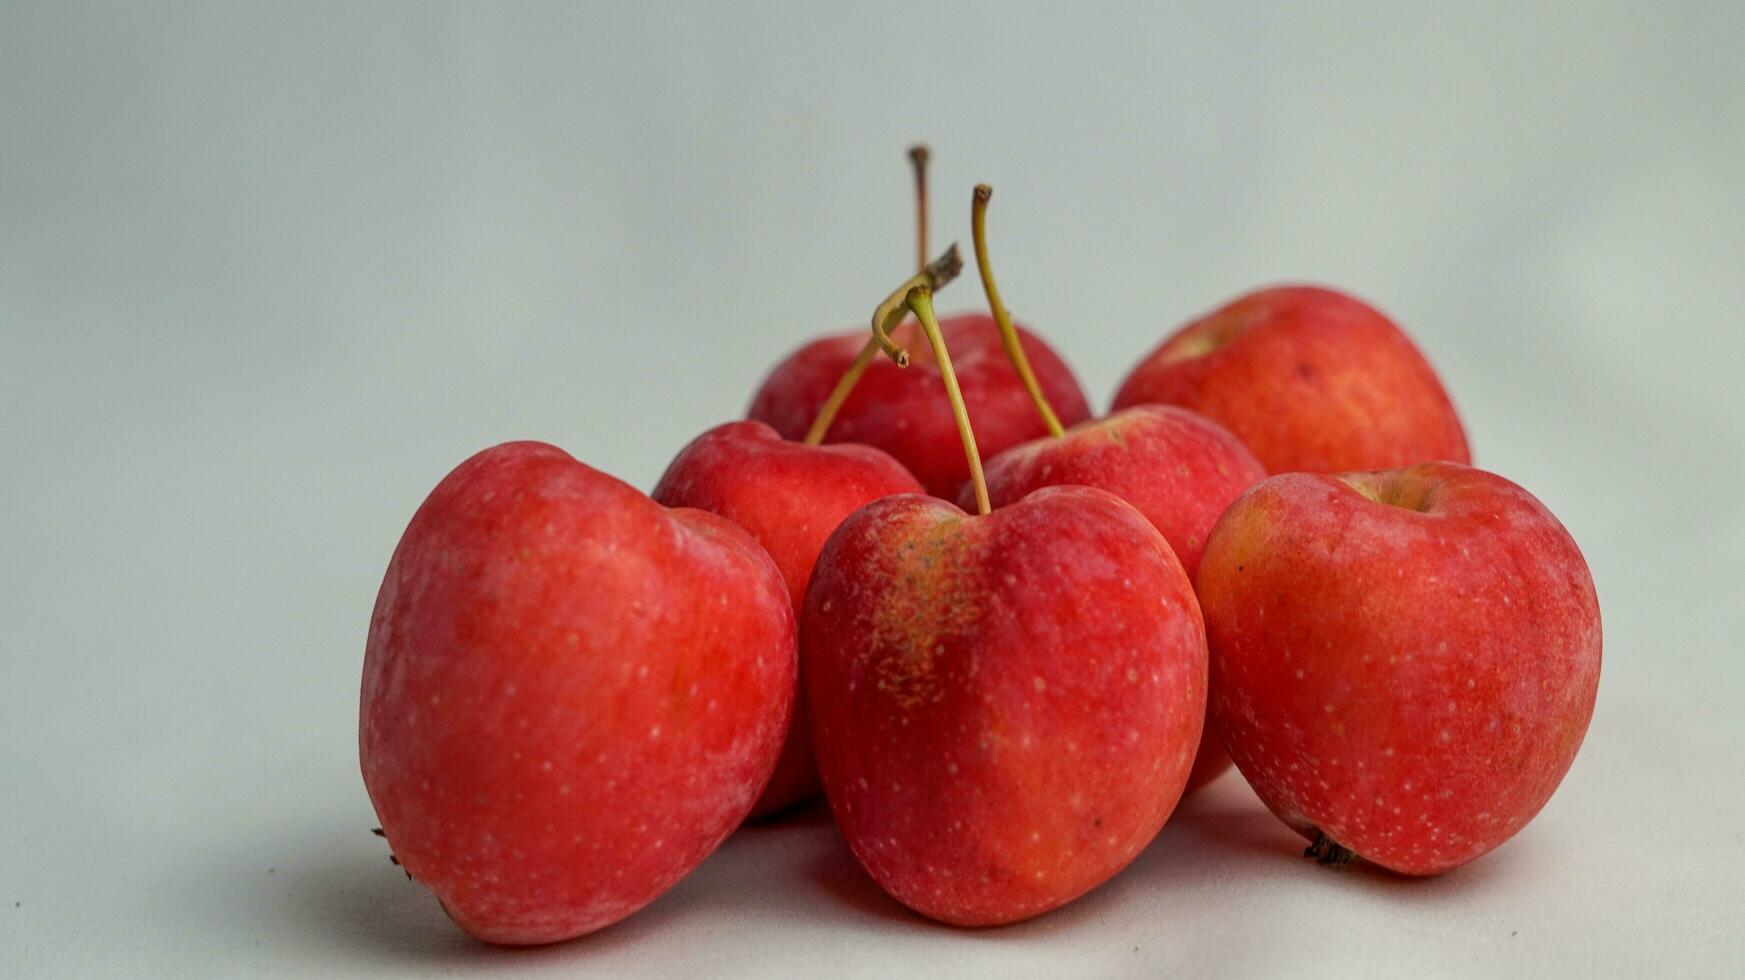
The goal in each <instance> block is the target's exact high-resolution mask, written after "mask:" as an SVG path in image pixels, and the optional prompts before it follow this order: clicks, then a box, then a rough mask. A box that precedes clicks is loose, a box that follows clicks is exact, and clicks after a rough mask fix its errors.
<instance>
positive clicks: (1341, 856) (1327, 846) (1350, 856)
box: [1303, 830, 1357, 867]
mask: <svg viewBox="0 0 1745 980" xmlns="http://www.w3.org/2000/svg"><path fill="white" fill-rule="evenodd" d="M1303 857H1306V858H1314V859H1315V863H1316V864H1320V865H1326V866H1332V867H1342V866H1344V865H1347V864H1350V863H1351V862H1353V861H1355V860H1357V852H1356V851H1353V850H1351V849H1350V848H1348V847H1346V846H1344V845H1342V844H1339V843H1337V842H1335V841H1334V840H1333V838H1331V837H1328V836H1327V835H1326V834H1324V833H1322V832H1321V831H1319V830H1317V831H1315V839H1314V840H1313V841H1311V842H1309V846H1308V847H1306V848H1304V849H1303Z"/></svg>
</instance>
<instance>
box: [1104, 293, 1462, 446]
mask: <svg viewBox="0 0 1745 980" xmlns="http://www.w3.org/2000/svg"><path fill="white" fill-rule="evenodd" d="M1148 402H1155V403H1162V404H1169V405H1180V406H1182V407H1184V408H1189V409H1192V410H1194V411H1196V412H1199V413H1200V414H1202V415H1205V416H1207V417H1209V418H1211V419H1212V420H1213V421H1215V422H1218V423H1219V424H1221V425H1223V426H1224V427H1225V428H1227V429H1229V430H1230V431H1231V432H1233V433H1235V434H1236V437H1237V438H1238V439H1241V440H1242V442H1243V444H1244V445H1246V446H1247V447H1248V448H1249V449H1250V450H1253V452H1254V455H1255V456H1256V457H1258V458H1259V459H1260V462H1261V463H1262V464H1263V465H1265V466H1266V468H1267V470H1268V471H1269V472H1272V473H1289V472H1308V473H1338V472H1344V471H1349V470H1376V469H1390V468H1394V467H1399V466H1409V465H1411V464H1413V463H1424V462H1431V461H1436V460H1446V461H1450V462H1455V463H1470V462H1471V461H1472V456H1471V453H1470V451H1469V450H1468V448H1467V442H1466V433H1465V430H1464V429H1462V428H1461V425H1460V418H1459V416H1458V415H1456V414H1455V411H1454V405H1453V403H1452V402H1450V401H1449V399H1448V393H1447V392H1446V391H1445V390H1444V389H1443V387H1442V381H1441V379H1439V378H1438V377H1437V376H1436V372H1435V370H1434V369H1432V368H1431V367H1430V363H1429V362H1428V361H1426V360H1425V359H1424V355H1423V354H1421V353H1420V352H1419V351H1418V348H1417V347H1416V346H1414V345H1413V344H1412V341H1411V339H1410V338H1408V337H1407V336H1406V335H1405V333H1404V332H1403V331H1402V330H1400V328H1399V327H1397V326H1395V325H1394V323H1393V321H1392V320H1389V319H1388V318H1387V317H1386V316H1384V315H1382V314H1381V313H1380V312H1378V311H1376V310H1375V309H1374V308H1372V307H1370V306H1369V305H1367V304H1366V303H1364V302H1363V301H1361V300H1359V299H1357V298H1355V297H1352V296H1348V295H1346V294H1344V293H1341V292H1337V291H1335V290H1332V289H1323V288H1320V287H1315V286H1277V287H1272V288H1269V289H1262V290H1259V291H1257V292H1253V293H1249V294H1248V295H1246V296H1243V297H1241V298H1239V299H1237V300H1235V301H1234V302H1232V303H1230V304H1228V305H1226V306H1224V307H1222V308H1221V309H1218V310H1216V311H1214V312H1212V313H1210V314H1207V315H1205V316H1203V317H1200V318H1199V319H1197V320H1195V321H1193V322H1192V323H1189V324H1188V325H1187V326H1184V327H1182V328H1181V329H1180V330H1178V331H1176V332H1175V334H1173V335H1172V336H1170V337H1169V339H1167V340H1165V341H1164V342H1163V344H1162V345H1160V346H1159V347H1158V348H1157V349H1156V350H1154V351H1152V352H1151V353H1150V354H1149V355H1147V356H1146V357H1145V359H1144V360H1142V361H1140V362H1139V364H1138V366H1136V367H1135V368H1134V369H1133V371H1132V373H1130V374H1129V375H1128V376H1127V379H1126V380H1125V381H1123V382H1122V383H1121V387H1120V390H1119V391H1117V392H1116V394H1115V407H1116V408H1126V407H1128V406H1131V405H1142V404H1146V403H1148Z"/></svg>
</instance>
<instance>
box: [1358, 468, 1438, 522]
mask: <svg viewBox="0 0 1745 980" xmlns="http://www.w3.org/2000/svg"><path fill="white" fill-rule="evenodd" d="M1334 479H1336V480H1338V481H1339V482H1341V483H1343V484H1345V485H1346V486H1348V487H1350V488H1351V489H1353V490H1355V491H1357V492H1358V493H1359V494H1362V495H1363V496H1364V497H1366V498H1367V499H1369V500H1373V501H1375V502H1376V503H1378V504H1386V505H1387V506H1389V507H1399V508H1402V509H1404V510H1414V511H1417V512H1418V513H1420V514H1426V513H1429V512H1430V510H1431V509H1432V508H1433V507H1434V505H1435V496H1436V491H1437V490H1438V489H1439V488H1440V487H1441V486H1442V484H1443V482H1444V481H1443V480H1440V479H1436V478H1434V477H1430V476H1428V475H1426V474H1425V473H1424V472H1423V471H1422V468H1421V467H1417V466H1408V467H1406V468H1405V469H1399V470H1373V471H1370V472H1366V473H1340V474H1336V475H1335V476H1334Z"/></svg>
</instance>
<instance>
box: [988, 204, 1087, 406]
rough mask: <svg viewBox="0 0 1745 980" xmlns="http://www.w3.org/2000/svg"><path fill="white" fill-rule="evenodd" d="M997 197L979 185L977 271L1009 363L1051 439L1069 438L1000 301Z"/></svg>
mask: <svg viewBox="0 0 1745 980" xmlns="http://www.w3.org/2000/svg"><path fill="white" fill-rule="evenodd" d="M993 196H994V189H993V188H992V187H989V186H988V185H986V184H977V185H976V189H975V197H974V198H973V200H972V203H971V204H970V228H971V232H972V234H973V235H974V236H975V250H976V269H977V271H979V272H980V273H981V275H982V291H983V292H985V293H987V294H988V308H989V309H990V310H991V311H993V314H994V323H995V324H996V325H998V326H999V328H1000V343H1001V345H1003V346H1004V347H1005V348H1006V359H1007V360H1009V361H1011V362H1012V368H1013V369H1014V370H1016V371H1017V372H1018V380H1020V381H1022V382H1024V390H1025V391H1027V392H1029V393H1030V400H1031V401H1032V402H1035V403H1036V411H1037V412H1038V413H1039V414H1040V415H1041V416H1042V424H1043V425H1046V426H1047V427H1048V432H1049V434H1050V435H1054V436H1063V435H1066V428H1065V426H1062V425H1061V424H1060V418H1059V416H1057V415H1055V414H1054V406H1052V405H1050V404H1048V396H1047V395H1044V394H1043V393H1042V385H1041V383H1040V382H1038V381H1037V380H1036V372H1035V371H1032V370H1030V358H1029V357H1027V356H1026V355H1025V354H1024V345H1023V343H1022V342H1021V341H1020V340H1019V339H1018V330H1017V328H1015V327H1013V326H1012V314H1010V313H1008V312H1006V304H1005V303H1003V302H1001V301H1000V287H999V284H998V283H996V282H994V267H993V264H992V263H990V262H989V261H988V235H987V223H988V199H989V198H991V197H993Z"/></svg>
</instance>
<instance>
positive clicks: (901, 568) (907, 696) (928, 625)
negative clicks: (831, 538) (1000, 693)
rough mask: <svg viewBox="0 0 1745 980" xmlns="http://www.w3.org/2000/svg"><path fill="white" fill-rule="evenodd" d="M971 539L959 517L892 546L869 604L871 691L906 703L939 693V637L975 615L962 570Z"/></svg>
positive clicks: (973, 593)
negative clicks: (890, 567) (887, 580)
mask: <svg viewBox="0 0 1745 980" xmlns="http://www.w3.org/2000/svg"><path fill="white" fill-rule="evenodd" d="M973 548H974V542H973V541H972V540H970V537H969V535H967V534H966V533H965V528H964V527H963V525H962V524H961V523H960V522H959V521H945V522H942V523H939V524H935V525H933V526H931V527H929V528H927V529H926V530H925V531H923V532H922V533H920V534H918V535H916V536H915V537H913V538H911V539H910V540H908V541H905V542H903V543H902V544H901V545H898V546H897V550H896V565H897V567H896V568H895V569H894V572H895V575H894V577H893V581H892V582H891V584H890V587H888V588H886V589H885V590H884V591H883V592H881V593H879V595H878V598H877V600H876V602H875V605H874V608H873V623H872V637H871V650H869V651H868V656H869V657H870V658H871V661H872V663H871V667H872V673H873V676H874V677H875V678H876V684H877V687H878V690H879V691H881V692H883V693H884V694H886V695H888V696H889V697H890V698H891V699H892V700H894V701H896V703H897V704H898V705H900V706H901V707H904V708H913V707H916V706H917V705H921V704H926V703H932V702H935V701H938V700H939V699H940V698H941V697H943V696H944V693H945V692H944V688H943V687H942V686H941V684H940V678H939V659H940V657H941V656H943V654H944V653H945V646H944V643H943V640H944V639H945V638H949V637H952V636H954V635H961V634H963V633H966V632H969V631H970V630H972V629H973V628H974V626H975V624H976V623H977V622H978V621H979V620H980V618H981V604H980V596H979V591H980V589H979V581H978V579H977V578H976V576H974V575H973V574H970V573H969V568H970V566H971V561H970V558H971V552H972V550H973Z"/></svg>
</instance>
